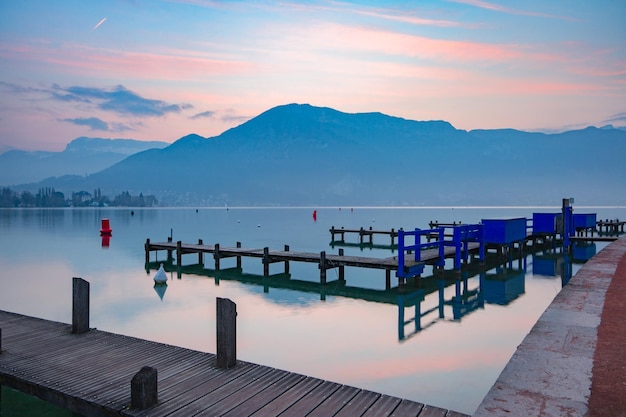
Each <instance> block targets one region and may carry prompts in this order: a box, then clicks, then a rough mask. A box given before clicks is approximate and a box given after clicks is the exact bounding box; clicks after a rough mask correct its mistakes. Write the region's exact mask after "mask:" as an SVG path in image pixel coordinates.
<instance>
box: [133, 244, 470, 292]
mask: <svg viewBox="0 0 626 417" xmlns="http://www.w3.org/2000/svg"><path fill="white" fill-rule="evenodd" d="M479 246H480V245H479V244H478V243H475V242H472V243H470V244H469V245H468V248H467V249H468V251H472V252H474V251H477V250H478V249H479ZM144 248H145V253H146V264H148V263H149V262H150V252H156V251H167V253H168V259H171V258H172V254H173V252H176V264H177V265H179V266H182V256H183V255H184V254H196V255H197V256H198V264H200V265H203V264H204V254H212V255H213V259H214V262H215V270H217V271H219V270H220V268H221V260H222V259H225V258H236V262H237V264H236V267H237V268H241V258H245V257H249V258H260V259H261V260H262V263H263V275H264V276H269V267H270V264H272V263H283V264H284V272H285V273H289V262H304V263H315V264H317V265H318V268H319V270H320V282H321V283H326V275H327V271H328V270H329V269H333V268H337V269H338V276H339V279H344V277H345V267H346V266H351V267H358V268H369V269H382V270H384V271H385V277H386V280H387V282H389V281H390V279H391V273H392V271H394V272H396V271H398V268H400V269H401V270H413V269H415V268H419V267H420V266H424V265H427V264H435V263H437V262H440V261H441V259H442V257H444V258H449V257H458V254H457V250H456V248H455V247H454V246H446V247H443V248H442V250H439V249H436V248H432V249H426V250H423V251H420V257H419V258H420V259H419V261H416V260H414V259H412V258H411V257H410V256H406V257H405V256H404V254H399V256H390V257H386V258H373V257H365V256H350V255H344V251H343V249H339V254H337V255H332V254H327V253H326V252H325V251H321V252H296V251H291V250H290V248H289V246H287V245H285V247H284V249H283V250H270V249H269V248H268V247H265V248H262V249H259V248H242V247H241V242H237V243H236V246H235V247H222V246H221V245H219V244H215V245H206V244H204V243H203V241H202V240H198V243H197V244H195V243H183V242H182V241H178V242H175V243H174V242H170V241H168V242H151V241H150V239H147V240H146V243H145V245H144ZM400 276H402V275H400ZM401 279H402V278H401Z"/></svg>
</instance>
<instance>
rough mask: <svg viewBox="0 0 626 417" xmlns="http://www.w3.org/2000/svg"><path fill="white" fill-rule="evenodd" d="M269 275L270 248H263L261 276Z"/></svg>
mask: <svg viewBox="0 0 626 417" xmlns="http://www.w3.org/2000/svg"><path fill="white" fill-rule="evenodd" d="M269 274H270V248H268V247H267V246H266V247H264V248H263V276H265V277H266V276H268V275H269Z"/></svg>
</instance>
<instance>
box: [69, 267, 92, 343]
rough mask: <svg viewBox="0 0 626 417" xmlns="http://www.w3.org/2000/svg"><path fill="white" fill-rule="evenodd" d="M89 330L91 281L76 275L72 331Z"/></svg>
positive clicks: (73, 294)
mask: <svg viewBox="0 0 626 417" xmlns="http://www.w3.org/2000/svg"><path fill="white" fill-rule="evenodd" d="M88 331H89V282H87V281H85V280H84V279H82V278H76V277H74V278H73V280H72V333H74V334H80V333H86V332H88Z"/></svg>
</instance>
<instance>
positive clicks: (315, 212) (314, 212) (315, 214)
mask: <svg viewBox="0 0 626 417" xmlns="http://www.w3.org/2000/svg"><path fill="white" fill-rule="evenodd" d="M313 221H314V222H316V221H317V210H313Z"/></svg>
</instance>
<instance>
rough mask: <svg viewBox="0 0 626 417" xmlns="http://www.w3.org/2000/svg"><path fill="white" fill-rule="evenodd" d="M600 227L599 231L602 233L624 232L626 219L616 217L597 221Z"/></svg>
mask: <svg viewBox="0 0 626 417" xmlns="http://www.w3.org/2000/svg"><path fill="white" fill-rule="evenodd" d="M596 225H597V227H598V231H599V232H600V233H602V232H603V229H604V233H624V225H626V221H624V220H619V219H614V220H609V219H606V220H599V221H598V222H597V223H596Z"/></svg>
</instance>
